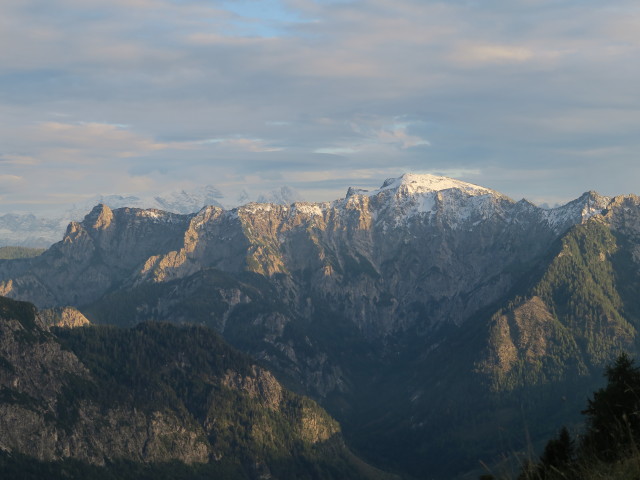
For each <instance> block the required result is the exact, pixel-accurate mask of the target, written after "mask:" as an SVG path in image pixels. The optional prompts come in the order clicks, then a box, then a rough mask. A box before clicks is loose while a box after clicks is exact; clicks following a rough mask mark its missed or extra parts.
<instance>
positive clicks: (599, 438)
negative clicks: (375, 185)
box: [582, 353, 640, 461]
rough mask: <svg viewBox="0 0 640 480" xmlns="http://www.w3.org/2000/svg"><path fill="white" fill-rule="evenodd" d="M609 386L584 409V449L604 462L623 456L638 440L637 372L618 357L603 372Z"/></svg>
mask: <svg viewBox="0 0 640 480" xmlns="http://www.w3.org/2000/svg"><path fill="white" fill-rule="evenodd" d="M605 376H606V377H607V380H608V383H607V386H606V387H605V388H601V389H600V390H598V391H597V392H595V393H594V394H593V399H589V400H588V406H587V408H586V409H585V410H584V411H583V412H582V413H583V414H584V415H586V416H587V432H586V434H585V437H584V441H583V447H584V449H585V450H587V451H589V452H590V453H591V454H593V455H595V456H597V457H598V458H600V459H601V460H604V461H613V460H616V459H617V458H620V457H623V456H625V455H626V454H627V453H628V451H629V449H630V447H631V446H632V445H634V443H635V444H637V442H638V440H640V368H638V367H635V366H634V364H633V360H632V359H631V358H630V357H629V356H628V355H627V354H626V353H623V354H621V355H620V356H619V357H618V359H617V360H616V361H615V363H614V364H613V365H612V366H610V367H607V369H606V371H605Z"/></svg>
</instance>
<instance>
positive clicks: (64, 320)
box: [39, 307, 91, 328]
mask: <svg viewBox="0 0 640 480" xmlns="http://www.w3.org/2000/svg"><path fill="white" fill-rule="evenodd" d="M39 317H40V321H41V322H42V323H43V325H45V326H47V327H65V328H76V327H84V326H85V325H89V324H90V323H91V322H89V320H88V319H87V317H85V316H84V315H83V314H82V312H80V310H78V309H77V308H74V307H55V308H47V309H45V310H40V312H39Z"/></svg>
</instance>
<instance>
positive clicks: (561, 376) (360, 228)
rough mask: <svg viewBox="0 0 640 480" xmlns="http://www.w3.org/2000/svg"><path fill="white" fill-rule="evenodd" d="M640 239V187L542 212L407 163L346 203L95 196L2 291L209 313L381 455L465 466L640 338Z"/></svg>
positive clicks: (365, 450) (118, 308)
mask: <svg viewBox="0 0 640 480" xmlns="http://www.w3.org/2000/svg"><path fill="white" fill-rule="evenodd" d="M639 252H640V199H638V197H635V196H625V197H616V198H609V197H603V196H600V195H598V194H597V193H594V192H588V193H585V194H584V195H583V196H581V197H580V198H578V199H576V200H574V201H573V202H570V203H568V204H567V205H564V206H561V207H557V208H554V209H542V208H538V207H536V206H535V205H533V204H531V203H529V202H527V201H525V200H521V201H518V202H515V201H513V200H511V199H509V198H508V197H506V196H504V195H502V194H500V193H498V192H495V191H493V190H490V189H487V188H484V187H480V186H476V185H471V184H468V183H465V182H460V181H457V180H453V179H448V178H444V177H436V176H431V175H404V176H402V177H400V178H395V179H389V180H387V181H385V182H384V183H383V185H382V186H381V188H380V189H378V190H375V191H370V192H366V191H362V190H357V189H350V190H349V192H348V193H347V195H346V197H345V198H344V199H340V200H336V201H334V202H331V203H294V204H292V205H289V206H284V205H272V204H257V203H253V204H249V205H245V206H243V207H240V208H237V209H233V210H228V211H225V210H223V209H221V208H217V207H207V208H204V209H203V210H201V211H200V212H199V213H197V214H194V215H177V214H170V213H166V212H162V211H159V210H139V209H130V208H122V209H116V210H111V209H109V208H107V207H105V206H103V205H101V206H97V207H96V208H94V209H93V211H92V212H91V213H89V214H88V215H87V216H86V218H85V219H84V220H83V221H82V222H77V223H72V224H70V226H69V228H68V230H67V233H66V235H65V237H64V238H63V240H62V241H61V242H59V243H58V244H56V245H54V246H52V247H51V248H50V249H49V250H47V251H46V252H45V253H43V254H42V255H40V256H39V257H36V258H33V259H22V260H11V261H9V260H6V261H0V293H2V294H4V295H7V296H10V297H12V298H17V299H24V300H29V301H32V302H34V303H36V305H37V306H38V307H40V308H50V307H65V306H69V305H71V306H74V307H76V308H78V309H79V310H80V312H82V314H84V315H85V316H86V317H87V318H88V319H89V320H91V322H93V323H105V324H114V325H120V326H126V327H131V326H134V325H136V324H138V323H140V322H144V321H148V320H162V321H169V322H174V323H197V324H202V325H206V326H209V327H212V328H213V329H215V330H217V331H218V332H219V333H220V334H221V335H222V336H223V337H224V338H225V340H227V341H229V342H230V343H232V344H233V345H234V346H235V347H237V348H239V349H241V350H242V351H244V352H246V353H248V354H250V355H251V356H252V358H254V359H257V360H259V361H260V362H261V364H263V365H265V366H268V368H269V369H270V370H271V371H273V372H274V374H275V375H277V377H278V378H279V379H280V380H281V381H283V382H285V383H286V385H287V386H289V387H291V388H292V389H295V390H296V391H298V392H303V393H305V394H308V395H310V396H312V397H313V398H315V399H316V400H318V401H319V402H320V403H321V404H322V405H323V406H324V407H325V408H327V409H328V411H329V412H330V413H331V414H332V415H334V417H336V418H337V419H338V420H339V421H340V422H341V424H342V427H343V432H344V435H345V438H346V439H347V441H348V442H349V444H350V445H351V446H353V447H354V448H355V450H356V451H357V452H358V453H359V454H362V455H364V456H365V457H366V458H367V459H369V460H370V461H374V462H376V463H377V465H379V466H382V467H384V468H387V469H392V470H397V471H401V472H404V473H408V474H410V475H413V476H415V477H418V478H445V479H451V478H454V477H455V476H456V475H458V474H462V473H464V472H468V471H473V470H474V469H475V468H477V467H478V465H479V460H482V461H484V462H485V463H491V462H493V461H494V460H495V459H498V458H500V457H501V456H502V455H503V454H504V453H511V452H513V451H516V450H518V449H520V448H524V446H525V443H526V441H527V438H530V439H531V440H532V442H533V443H534V445H536V444H537V442H539V444H540V445H541V446H542V445H543V444H544V441H545V440H546V439H547V438H549V437H550V436H551V435H552V434H553V432H555V431H556V429H557V428H558V427H559V426H560V425H562V424H565V423H567V422H568V421H571V418H575V419H576V421H577V420H578V419H577V416H578V415H577V414H575V412H577V411H579V409H580V408H581V406H582V405H583V403H584V399H585V398H586V397H587V396H588V395H589V393H590V392H591V391H593V390H594V389H595V388H597V387H598V386H599V385H600V382H601V381H602V378H601V376H600V372H601V371H602V367H603V366H604V365H605V364H606V363H607V362H609V361H611V360H613V359H614V358H615V356H616V355H617V353H618V352H619V350H621V349H625V350H628V351H629V352H630V353H634V352H635V351H636V350H637V345H638V341H637V328H638V318H639V315H640V313H639V312H640V302H639V301H638V296H637V294H636V292H638V290H639V288H640V281H639V275H638V272H639V270H640V268H639V263H638V262H639V260H640V253H639ZM567 415H568V416H569V417H570V418H569V420H567V418H566V416H567ZM571 416H572V417H571ZM496 439H498V440H496Z"/></svg>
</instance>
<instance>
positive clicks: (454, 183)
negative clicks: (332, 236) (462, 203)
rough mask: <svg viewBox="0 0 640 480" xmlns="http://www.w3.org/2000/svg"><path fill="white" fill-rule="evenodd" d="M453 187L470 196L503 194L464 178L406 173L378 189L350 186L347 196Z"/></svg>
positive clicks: (449, 188) (440, 189)
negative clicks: (464, 180) (468, 181)
mask: <svg viewBox="0 0 640 480" xmlns="http://www.w3.org/2000/svg"><path fill="white" fill-rule="evenodd" d="M452 189H454V190H460V191H462V192H464V193H466V194H467V195H470V196H477V195H487V194H491V195H498V196H502V195H501V194H499V193H498V192H496V191H494V190H491V189H489V188H485V187H480V186H478V185H474V184H472V183H467V182H463V181H462V180H456V179H455V178H449V177H441V176H438V175H430V174H414V173H405V174H404V175H402V176H401V177H397V178H388V179H387V180H385V181H384V183H383V184H382V186H381V187H380V188H379V189H377V190H371V191H366V190H361V189H354V188H350V189H349V192H348V193H347V196H350V195H353V194H360V195H368V196H374V195H377V194H379V193H380V192H383V191H386V190H393V191H398V192H402V193H406V194H409V195H419V194H425V193H432V192H441V191H443V190H452Z"/></svg>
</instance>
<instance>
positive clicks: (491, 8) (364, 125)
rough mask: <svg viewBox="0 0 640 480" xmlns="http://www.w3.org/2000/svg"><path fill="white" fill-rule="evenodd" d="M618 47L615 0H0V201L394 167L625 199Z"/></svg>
mask: <svg viewBox="0 0 640 480" xmlns="http://www.w3.org/2000/svg"><path fill="white" fill-rule="evenodd" d="M638 59H640V6H638V3H637V2H632V1H616V0H611V1H609V2H601V1H598V2H596V1H591V0H575V1H574V0H553V1H551V0H549V1H547V0H504V1H503V0H483V1H480V0H477V1H474V0H449V1H441V2H438V1H431V0H225V1H212V0H2V1H1V2H0V212H8V211H35V212H37V211H38V210H40V209H43V208H45V207H51V206H55V205H63V204H68V203H73V202H82V201H83V200H84V199H86V198H89V197H92V196H94V195H96V194H105V195H106V194H124V193H127V194H132V193H134V194H152V193H160V192H168V191H174V190H178V189H187V190H188V189H192V188H196V187H197V186H201V185H205V184H210V185H215V186H216V187H217V188H218V189H219V190H221V191H222V192H223V193H224V195H225V198H226V199H228V200H229V201H233V200H234V198H237V197H238V196H239V195H240V193H239V192H240V191H241V190H243V189H245V190H246V191H248V192H250V193H251V194H252V195H257V194H258V193H260V192H266V191H270V190H272V189H275V188H279V187H281V186H283V185H287V186H290V187H293V188H295V189H296V190H297V191H298V192H300V194H301V195H302V196H303V197H304V198H306V199H308V200H311V201H321V200H333V199H336V198H340V197H343V196H344V194H345V192H346V190H347V188H348V187H349V186H359V187H365V188H366V187H372V188H375V187H378V186H379V185H380V184H381V183H382V182H383V181H384V179H386V178H388V177H396V176H399V175H401V174H402V173H405V172H413V173H431V174H438V175H446V176H451V177H455V178H459V179H461V180H465V181H469V182H472V183H476V184H479V185H482V186H486V187H489V188H493V189H496V190H498V191H500V192H502V193H504V194H506V195H509V196H511V197H512V198H514V199H516V200H518V199H520V198H523V197H524V198H527V199H529V200H531V201H533V202H536V203H543V202H546V203H548V204H550V205H553V204H556V203H562V202H565V201H568V200H570V199H573V198H576V197H577V196H579V195H580V194H581V193H582V192H584V191H587V190H596V191H598V192H600V193H602V194H605V195H617V194H628V193H640V185H639V184H638V180H639V179H640V162H639V161H638V152H639V151H640V149H639V147H640V135H639V133H640V132H639V130H640V95H639V94H638V89H639V85H640V61H638Z"/></svg>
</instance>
